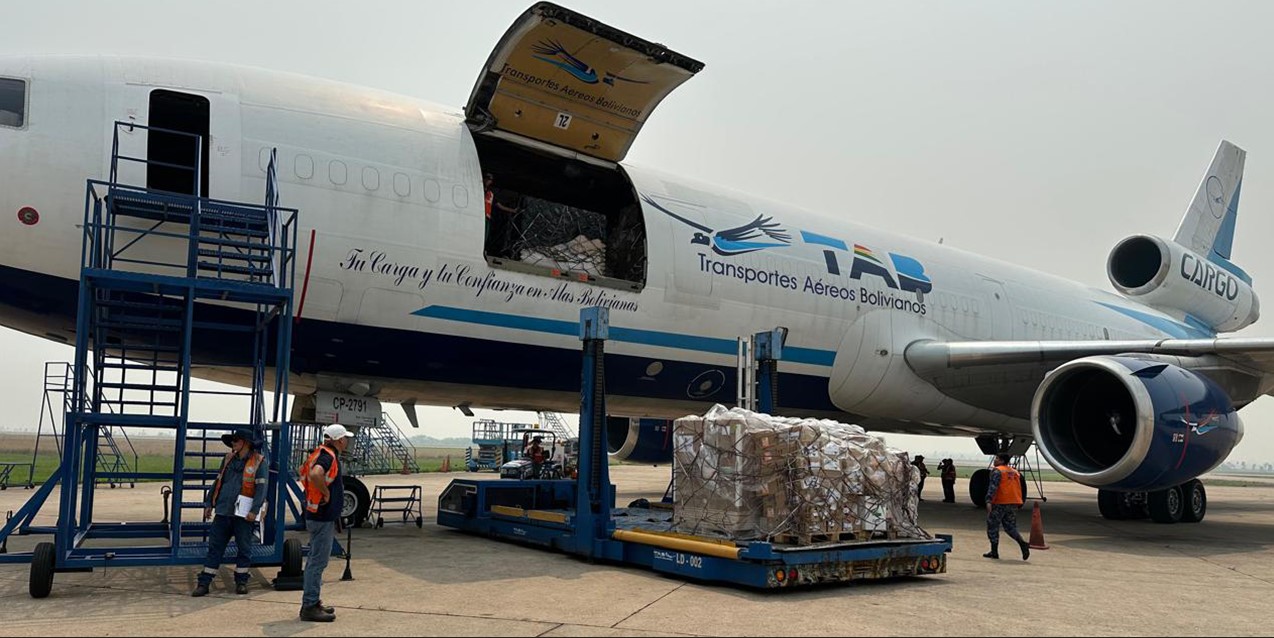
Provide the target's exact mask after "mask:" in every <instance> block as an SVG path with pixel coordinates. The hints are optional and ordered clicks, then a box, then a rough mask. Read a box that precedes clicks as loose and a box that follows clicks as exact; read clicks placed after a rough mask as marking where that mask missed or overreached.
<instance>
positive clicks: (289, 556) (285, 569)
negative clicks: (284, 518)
mask: <svg viewBox="0 0 1274 638" xmlns="http://www.w3.org/2000/svg"><path fill="white" fill-rule="evenodd" d="M279 571H280V572H281V573H282V575H283V576H300V575H301V540H300V539H298V538H289V539H287V540H285V541H283V564H282V565H280V566H279Z"/></svg>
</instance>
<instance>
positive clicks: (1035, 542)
mask: <svg viewBox="0 0 1274 638" xmlns="http://www.w3.org/2000/svg"><path fill="white" fill-rule="evenodd" d="M1030 545H1031V549H1048V543H1045V542H1044V519H1043V518H1041V517H1040V502H1039V501H1035V507H1034V508H1033V509H1031V543H1030Z"/></svg>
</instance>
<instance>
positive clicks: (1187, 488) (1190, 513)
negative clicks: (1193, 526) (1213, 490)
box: [1181, 479, 1208, 523]
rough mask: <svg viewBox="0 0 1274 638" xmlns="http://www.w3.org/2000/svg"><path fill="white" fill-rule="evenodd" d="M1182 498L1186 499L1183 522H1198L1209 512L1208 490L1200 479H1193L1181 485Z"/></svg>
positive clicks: (1182, 513)
mask: <svg viewBox="0 0 1274 638" xmlns="http://www.w3.org/2000/svg"><path fill="white" fill-rule="evenodd" d="M1181 498H1182V500H1183V501H1185V504H1184V509H1183V511H1182V512H1181V522H1182V523H1198V522H1199V521H1201V520H1203V517H1204V516H1206V515H1207V514H1208V491H1207V490H1205V489H1203V482H1202V481H1200V480H1199V479H1191V480H1189V481H1187V482H1186V484H1185V485H1182V486H1181Z"/></svg>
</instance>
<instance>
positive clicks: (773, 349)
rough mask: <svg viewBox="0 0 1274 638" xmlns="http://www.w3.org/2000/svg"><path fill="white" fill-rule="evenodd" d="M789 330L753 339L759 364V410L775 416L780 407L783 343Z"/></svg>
mask: <svg viewBox="0 0 1274 638" xmlns="http://www.w3.org/2000/svg"><path fill="white" fill-rule="evenodd" d="M786 340H787V328H775V329H773V330H770V331H767V332H758V333H756V335H755V336H754V337H753V341H754V343H755V344H756V349H755V350H754V356H755V357H756V362H757V410H759V411H761V412H763V413H765V414H774V412H775V410H777V409H778V407H779V361H780V360H782V359H783V342H784V341H786Z"/></svg>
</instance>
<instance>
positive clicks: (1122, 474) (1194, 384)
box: [1031, 356, 1243, 491]
mask: <svg viewBox="0 0 1274 638" xmlns="http://www.w3.org/2000/svg"><path fill="white" fill-rule="evenodd" d="M1031 428H1032V430H1033V431H1034V434H1035V442H1036V444H1037V445H1038V446H1039V449H1040V451H1041V452H1042V453H1043V454H1044V457H1045V458H1046V459H1048V462H1049V463H1050V464H1051V465H1052V466H1053V467H1054V468H1056V469H1057V471H1058V472H1061V473H1062V475H1064V476H1066V477H1067V478H1069V479H1071V480H1072V481H1075V482H1077V483H1082V484H1084V485H1088V486H1091V487H1098V488H1103V489H1107V490H1116V491H1153V490H1161V489H1166V488H1169V487H1172V486H1176V485H1180V484H1182V483H1185V482H1186V481H1189V480H1190V479H1192V478H1195V477H1197V476H1199V475H1200V474H1203V473H1205V472H1207V471H1209V470H1211V469H1212V468H1214V467H1216V466H1217V465H1219V464H1220V463H1221V461H1223V460H1225V457H1226V456H1227V455H1228V454H1229V453H1230V450H1233V449H1234V446H1236V445H1238V443H1239V441H1240V440H1242V438H1243V424H1242V422H1241V421H1240V420H1239V416H1238V414H1237V413H1236V411H1235V408H1234V406H1233V404H1232V403H1231V401H1230V397H1229V396H1228V395H1227V394H1226V393H1225V391H1223V390H1222V389H1221V388H1220V386H1218V385H1217V384H1216V383H1214V382H1212V380H1210V379H1208V378H1207V377H1204V376H1201V375H1199V374H1196V373H1194V372H1191V371H1189V370H1186V369H1184V368H1181V367H1178V366H1176V365H1173V364H1170V363H1163V362H1158V361H1154V360H1146V359H1141V358H1133V357H1127V356H1093V357H1084V358H1082V359H1076V360H1074V361H1070V362H1067V363H1065V364H1063V365H1061V366H1059V367H1058V368H1057V369H1055V370H1053V371H1052V372H1050V373H1049V374H1048V376H1046V377H1045V378H1044V382H1043V383H1041V384H1040V386H1039V388H1038V389H1037V390H1036V392H1035V398H1034V401H1033V402H1032V404H1031Z"/></svg>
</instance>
